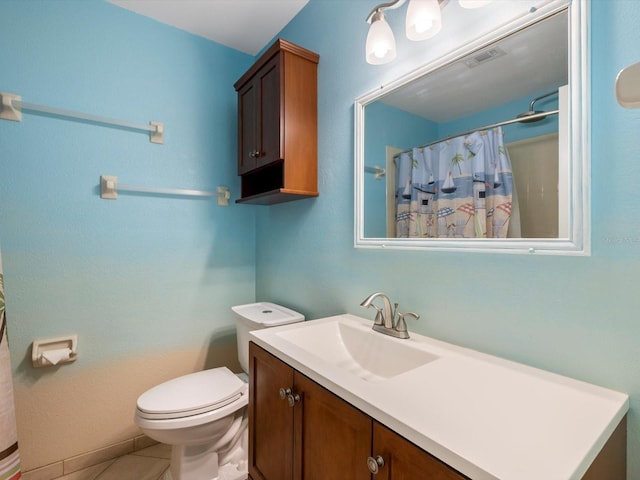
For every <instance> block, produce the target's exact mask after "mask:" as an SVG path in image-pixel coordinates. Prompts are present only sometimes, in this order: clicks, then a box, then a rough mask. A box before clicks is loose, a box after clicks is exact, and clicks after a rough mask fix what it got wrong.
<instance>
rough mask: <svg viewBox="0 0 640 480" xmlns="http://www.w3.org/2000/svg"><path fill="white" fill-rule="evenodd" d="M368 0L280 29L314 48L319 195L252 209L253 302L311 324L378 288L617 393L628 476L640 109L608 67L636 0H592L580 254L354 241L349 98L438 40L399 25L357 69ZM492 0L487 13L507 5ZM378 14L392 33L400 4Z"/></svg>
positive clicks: (639, 331) (440, 323)
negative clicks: (388, 247) (410, 38)
mask: <svg viewBox="0 0 640 480" xmlns="http://www.w3.org/2000/svg"><path fill="white" fill-rule="evenodd" d="M376 3H377V2H375V1H354V2H337V1H328V0H311V2H310V4H309V5H307V7H306V8H305V9H304V10H303V11H302V13H301V14H300V15H299V16H298V17H296V18H295V19H294V21H293V22H292V23H291V24H290V25H289V26H288V27H287V28H286V29H285V30H284V32H283V36H284V37H285V38H287V39H289V40H291V41H294V42H298V43H300V44H302V45H304V46H305V47H307V48H309V49H312V50H314V51H316V52H318V53H319V54H320V67H319V98H318V100H319V105H320V110H319V151H318V153H319V172H320V185H319V187H320V196H319V197H318V198H317V199H313V200H304V201H300V202H294V203H291V204H288V205H286V204H283V205H279V206H276V207H272V208H270V209H265V210H261V211H259V212H258V215H257V235H258V238H259V239H260V242H259V243H258V245H257V266H256V275H257V277H256V278H257V284H256V288H257V297H258V299H260V300H263V299H269V300H271V301H275V302H282V303H284V304H286V305H289V306H291V307H293V308H296V309H299V310H300V311H302V312H304V313H305V314H306V315H307V316H308V317H309V318H318V317H322V316H327V315H332V314H338V313H341V312H350V313H355V314H360V315H364V316H369V315H370V314H369V313H368V312H366V311H364V310H362V309H361V308H360V307H359V306H358V305H359V302H360V301H362V299H364V298H365V297H366V296H367V295H368V294H370V293H371V292H374V291H384V292H386V293H387V294H389V295H390V297H391V298H392V300H393V301H397V302H399V303H400V306H401V307H402V306H404V308H405V309H407V310H411V311H416V312H418V313H420V314H421V315H422V318H421V319H420V320H419V321H418V322H417V323H415V324H413V325H411V326H410V328H411V329H413V330H416V331H419V332H420V333H423V334H427V335H431V336H434V337H436V338H440V339H443V340H446V341H450V342H453V343H455V344H461V345H464V346H468V347H471V348H475V349H478V350H481V351H484V352H488V353H492V354H496V355H500V356H503V357H507V358H509V359H513V360H516V361H520V362H524V363H526V364H529V365H534V366H537V367H541V368H544V369H547V370H551V371H554V372H558V373H560V374H564V375H568V376H571V377H575V378H579V379H582V380H585V381H588V382H592V383H595V384H598V385H603V386H606V387H610V388H613V389H616V390H620V391H623V392H626V393H628V394H629V395H630V397H631V410H630V413H629V417H628V421H629V452H630V455H629V477H628V478H630V479H639V478H640V458H639V457H638V456H637V455H636V452H637V451H638V450H639V449H640V367H639V365H640V361H639V360H640V353H639V352H640V350H639V348H638V345H639V344H640V318H639V317H640V295H638V292H637V285H639V284H640V221H639V220H638V218H639V214H638V204H639V203H640V193H639V190H638V188H637V182H636V178H637V177H638V174H640V161H638V160H639V159H638V156H639V155H640V154H639V153H638V152H640V135H638V131H639V129H640V110H634V111H631V110H625V109H623V108H621V107H620V106H619V105H618V104H617V103H616V101H615V98H614V90H613V87H614V81H615V77H616V74H617V72H618V71H619V70H620V69H621V68H623V67H624V66H626V65H628V64H630V63H633V62H637V61H639V60H640V53H639V52H640V29H638V28H637V25H639V24H640V2H636V1H631V0H630V1H624V0H606V1H605V0H595V1H593V2H590V5H591V46H589V47H588V48H589V49H590V52H591V62H592V65H591V72H592V73H591V79H592V85H591V87H592V94H591V107H592V147H591V160H592V178H593V179H594V180H593V182H592V197H593V198H592V215H591V218H592V230H593V231H592V255H591V256H590V257H550V256H514V255H495V254H472V253H462V252H460V253H451V252H415V251H404V252H398V251H384V250H381V251H379V250H376V251H370V250H359V249H354V248H353V206H354V205H353V187H352V185H353V108H352V104H353V99H354V98H356V97H358V96H360V95H362V94H364V93H366V92H369V91H371V90H373V88H375V87H376V85H380V84H383V83H384V82H385V81H388V80H390V79H392V78H394V77H395V76H397V75H399V74H401V73H403V72H406V71H410V70H411V69H412V68H415V67H416V66H417V65H418V64H419V63H420V62H421V61H423V60H424V57H425V55H427V53H426V51H427V50H429V51H430V54H431V52H433V50H437V49H439V48H441V49H446V48H447V42H448V41H449V40H448V37H446V36H443V37H440V38H439V37H436V38H435V39H434V41H432V42H430V44H429V49H427V48H426V47H425V44H421V45H420V46H413V45H409V43H408V42H407V41H406V40H403V38H402V37H403V35H402V34H401V33H398V34H397V35H396V41H397V43H398V58H397V59H396V61H395V62H394V63H392V64H389V65H387V66H382V67H376V66H370V65H367V64H366V63H365V61H364V54H363V49H364V43H365V38H366V29H367V25H366V24H365V23H364V18H365V16H366V15H367V13H369V11H370V10H371V8H373V6H374V5H375V4H376ZM508 3H511V2H508ZM514 3H515V2H514ZM494 4H495V10H492V12H496V14H497V13H499V12H498V9H502V8H503V7H504V6H505V5H506V4H507V2H494ZM454 8H456V5H455V2H451V3H450V4H449V6H447V7H446V9H445V22H446V21H447V20H446V15H447V10H448V11H449V12H452V11H453V10H452V9H454ZM485 8H489V7H485ZM338 12H339V13H338ZM473 14H474V15H479V14H480V11H475V12H474V13H473ZM395 17H398V19H396V18H395ZM387 18H388V19H389V22H390V23H391V24H392V28H393V29H394V31H395V32H401V31H402V27H401V22H402V21H403V19H402V12H401V13H399V14H397V15H393V14H392V13H390V14H389V15H388V16H387ZM394 22H396V23H394ZM327 25H331V29H332V30H331V35H327V34H326V32H325V29H326V28H327ZM442 33H444V32H442ZM338 47H339V48H338ZM419 49H420V50H419ZM436 53H437V52H436ZM436 53H433V54H434V55H435V54H436ZM425 278H428V279H429V287H428V289H426V288H425V287H424V284H425V282H424V279H425ZM434 279H438V281H434Z"/></svg>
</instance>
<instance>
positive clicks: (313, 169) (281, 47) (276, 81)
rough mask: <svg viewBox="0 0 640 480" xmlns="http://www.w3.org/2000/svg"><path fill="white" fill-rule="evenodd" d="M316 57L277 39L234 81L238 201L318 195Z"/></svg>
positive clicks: (292, 198)
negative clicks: (239, 190)
mask: <svg viewBox="0 0 640 480" xmlns="http://www.w3.org/2000/svg"><path fill="white" fill-rule="evenodd" d="M318 61H319V56H318V55H317V54H316V53H314V52H311V51H309V50H306V49H304V48H302V47H299V46H298V45H295V44H293V43H291V42H287V41H286V40H282V39H279V40H277V41H276V42H275V43H274V44H273V45H272V46H271V47H270V48H269V49H268V50H267V51H266V52H265V53H264V55H262V56H261V57H260V58H259V59H258V61H256V63H255V64H254V65H253V66H252V67H251V68H250V69H249V70H248V71H247V72H246V73H245V74H244V75H243V76H242V77H241V78H240V79H239V80H238V81H237V82H236V83H235V84H234V88H235V90H236V91H237V92H238V175H240V177H241V198H240V199H239V200H237V201H238V202H240V203H257V204H273V203H279V202H285V201H289V200H296V199H299V198H307V197H316V196H318V174H317V150H318V140H317V117H318V106H317V103H318V102H317V97H318V87H317V66H318Z"/></svg>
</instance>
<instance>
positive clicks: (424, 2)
mask: <svg viewBox="0 0 640 480" xmlns="http://www.w3.org/2000/svg"><path fill="white" fill-rule="evenodd" d="M406 1H407V0H395V1H393V2H389V3H382V4H380V5H378V6H377V7H375V8H374V9H373V10H372V11H371V13H370V14H369V15H368V16H367V23H369V24H371V26H370V27H369V33H368V34H367V44H366V58H367V63H370V64H371V65H382V64H385V63H389V62H390V61H392V60H393V59H394V58H396V41H395V38H394V37H393V32H392V31H391V27H390V26H389V24H388V23H387V21H386V20H385V17H384V13H383V10H395V9H396V8H399V7H401V6H402V5H404V4H405V3H406ZM491 1H492V0H459V2H460V6H461V7H464V8H477V7H481V6H484V5H486V4H487V3H490V2H491ZM448 2H449V0H410V1H409V6H408V8H407V18H406V30H405V32H406V35H407V38H408V39H409V40H416V41H419V40H426V39H427V38H431V37H433V36H434V35H436V34H437V33H438V32H439V31H440V30H441V29H442V8H443V7H444V6H445V5H446V4H447V3H448Z"/></svg>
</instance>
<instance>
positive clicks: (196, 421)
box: [134, 303, 304, 480]
mask: <svg viewBox="0 0 640 480" xmlns="http://www.w3.org/2000/svg"><path fill="white" fill-rule="evenodd" d="M232 310H233V312H234V314H235V317H236V333H237V338H238V359H239V361H240V365H241V366H242V369H243V370H244V371H245V372H248V370H249V332H250V331H251V330H258V329H262V328H268V327H274V326H278V325H285V324H288V323H295V322H301V321H303V320H304V316H303V315H301V314H299V313H298V312H294V311H293V310H289V309H288V308H285V307H282V306H279V305H275V304H273V303H252V304H248V305H239V306H236V307H232ZM248 400H249V387H248V384H247V376H246V374H239V375H236V374H234V373H232V372H231V370H229V369H228V368H226V367H220V368H212V369H210V370H204V371H202V372H197V373H191V374H189V375H184V376H182V377H178V378H174V379H173V380H169V381H167V382H164V383H162V384H160V385H157V386H155V387H153V388H151V389H150V390H147V391H146V392H145V393H143V394H142V395H140V397H139V398H138V401H137V405H136V414H135V418H134V421H135V423H136V425H138V426H139V427H140V429H141V430H142V431H143V432H144V433H145V434H146V435H147V436H149V437H150V438H152V439H154V440H156V441H158V442H161V443H165V444H168V445H171V446H172V448H171V467H170V470H169V471H170V475H165V480H169V479H171V480H244V479H246V478H247V447H248V437H247V424H248V420H247V402H248Z"/></svg>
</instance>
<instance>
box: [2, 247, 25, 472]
mask: <svg viewBox="0 0 640 480" xmlns="http://www.w3.org/2000/svg"><path fill="white" fill-rule="evenodd" d="M4 307H5V302H4V277H3V275H2V257H1V256H0V480H18V479H20V478H22V474H21V473H20V456H19V454H18V433H17V431H16V416H15V408H14V401H13V384H12V382H11V362H10V359H9V344H8V340H7V317H6V314H5V308H4Z"/></svg>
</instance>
